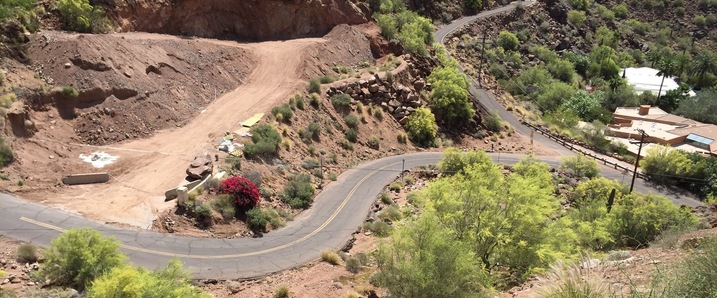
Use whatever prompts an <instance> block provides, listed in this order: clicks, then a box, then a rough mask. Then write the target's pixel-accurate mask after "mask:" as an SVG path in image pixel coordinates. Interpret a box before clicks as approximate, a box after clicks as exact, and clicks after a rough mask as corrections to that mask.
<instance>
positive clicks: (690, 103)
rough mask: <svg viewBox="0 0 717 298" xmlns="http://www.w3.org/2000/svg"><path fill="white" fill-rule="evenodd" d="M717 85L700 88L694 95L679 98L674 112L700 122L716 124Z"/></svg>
mask: <svg viewBox="0 0 717 298" xmlns="http://www.w3.org/2000/svg"><path fill="white" fill-rule="evenodd" d="M715 98H717V87H712V88H710V89H706V90H702V91H700V92H698V93H697V95H695V96H691V97H687V98H684V99H682V100H680V103H679V106H678V108H677V110H676V111H675V113H676V114H679V115H683V116H685V117H687V118H690V119H694V120H697V121H700V122H706V123H712V124H717V113H715V111H717V100H715Z"/></svg>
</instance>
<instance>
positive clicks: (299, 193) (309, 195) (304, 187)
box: [281, 174, 314, 208]
mask: <svg viewBox="0 0 717 298" xmlns="http://www.w3.org/2000/svg"><path fill="white" fill-rule="evenodd" d="M281 199H282V201H284V202H285V203H287V204H289V206H291V208H307V207H309V206H310V205H311V203H312V202H313V200H314V186H313V185H311V176H309V175H306V174H301V175H293V176H291V177H290V178H289V182H287V183H286V185H285V186H284V191H283V193H282V194H281Z"/></svg>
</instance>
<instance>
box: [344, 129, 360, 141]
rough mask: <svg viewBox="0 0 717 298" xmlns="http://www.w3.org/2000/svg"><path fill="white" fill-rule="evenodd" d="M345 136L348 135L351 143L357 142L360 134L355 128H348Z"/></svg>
mask: <svg viewBox="0 0 717 298" xmlns="http://www.w3.org/2000/svg"><path fill="white" fill-rule="evenodd" d="M344 137H346V140H348V141H349V142H351V143H356V141H357V140H358V134H357V133H356V130H355V129H353V128H349V129H347V130H346V132H344Z"/></svg>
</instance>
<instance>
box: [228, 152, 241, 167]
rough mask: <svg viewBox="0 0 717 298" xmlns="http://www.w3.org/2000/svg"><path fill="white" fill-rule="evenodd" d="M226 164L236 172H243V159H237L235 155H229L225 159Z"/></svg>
mask: <svg viewBox="0 0 717 298" xmlns="http://www.w3.org/2000/svg"><path fill="white" fill-rule="evenodd" d="M224 162H226V163H227V164H228V165H229V166H230V169H231V170H234V171H241V158H239V157H236V156H234V155H229V156H227V157H225V158H224Z"/></svg>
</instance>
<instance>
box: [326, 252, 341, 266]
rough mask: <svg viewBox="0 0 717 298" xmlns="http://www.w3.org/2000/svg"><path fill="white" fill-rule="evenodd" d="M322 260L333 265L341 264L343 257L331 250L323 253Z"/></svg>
mask: <svg viewBox="0 0 717 298" xmlns="http://www.w3.org/2000/svg"><path fill="white" fill-rule="evenodd" d="M321 260H322V261H324V262H326V263H329V264H331V265H339V264H341V257H340V256H339V255H338V254H337V253H336V252H334V251H331V250H325V251H322V252H321Z"/></svg>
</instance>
